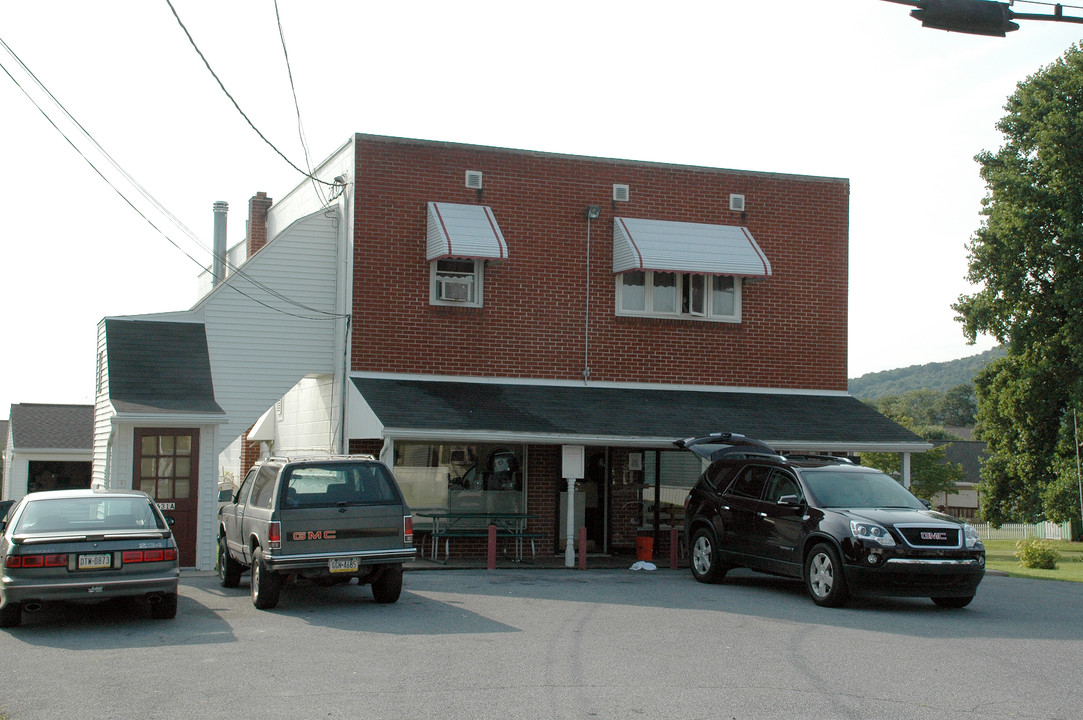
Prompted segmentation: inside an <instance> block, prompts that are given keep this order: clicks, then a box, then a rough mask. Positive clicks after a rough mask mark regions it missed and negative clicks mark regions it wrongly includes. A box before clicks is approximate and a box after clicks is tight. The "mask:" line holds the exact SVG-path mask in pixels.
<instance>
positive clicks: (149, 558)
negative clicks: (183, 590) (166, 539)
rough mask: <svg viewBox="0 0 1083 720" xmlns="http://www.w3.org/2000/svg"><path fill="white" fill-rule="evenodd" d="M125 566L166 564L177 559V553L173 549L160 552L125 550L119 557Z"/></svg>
mask: <svg viewBox="0 0 1083 720" xmlns="http://www.w3.org/2000/svg"><path fill="white" fill-rule="evenodd" d="M120 557H121V561H122V562H123V563H124V564H125V565H131V564H132V563H141V562H167V561H173V560H176V559H177V551H176V550H174V549H173V548H164V549H162V550H125V551H124V553H123V554H122V555H121V556H120Z"/></svg>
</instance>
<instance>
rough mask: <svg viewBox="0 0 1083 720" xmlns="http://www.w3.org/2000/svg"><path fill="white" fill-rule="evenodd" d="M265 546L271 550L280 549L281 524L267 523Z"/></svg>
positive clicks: (276, 522)
mask: <svg viewBox="0 0 1083 720" xmlns="http://www.w3.org/2000/svg"><path fill="white" fill-rule="evenodd" d="M267 545H268V546H269V547H270V549H272V550H279V549H281V548H282V523H280V522H278V521H277V520H272V521H271V522H269V523H267Z"/></svg>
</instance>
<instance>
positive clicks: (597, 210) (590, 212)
mask: <svg viewBox="0 0 1083 720" xmlns="http://www.w3.org/2000/svg"><path fill="white" fill-rule="evenodd" d="M601 216H602V208H601V206H599V205H587V220H597V219H598V218H600V217H601Z"/></svg>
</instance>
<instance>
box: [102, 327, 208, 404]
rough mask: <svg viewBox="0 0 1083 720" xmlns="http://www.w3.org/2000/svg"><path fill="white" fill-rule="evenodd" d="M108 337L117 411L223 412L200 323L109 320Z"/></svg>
mask: <svg viewBox="0 0 1083 720" xmlns="http://www.w3.org/2000/svg"><path fill="white" fill-rule="evenodd" d="M105 335H106V348H107V352H108V367H109V399H110V401H111V402H112V403H113V407H114V408H115V409H116V411H117V412H120V413H124V412H135V413H222V408H221V407H220V406H219V405H218V403H217V402H215V399H214V383H213V381H212V380H211V361H210V354H209V353H208V352H207V333H206V330H205V328H204V326H203V324H202V323H184V322H164V321H156V320H123V319H118V318H109V319H107V320H106V321H105Z"/></svg>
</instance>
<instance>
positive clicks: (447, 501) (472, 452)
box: [394, 442, 526, 526]
mask: <svg viewBox="0 0 1083 720" xmlns="http://www.w3.org/2000/svg"><path fill="white" fill-rule="evenodd" d="M524 459H525V453H524V448H523V447H522V446H521V445H493V444H476V445H461V444H450V443H449V444H435V443H418V442H397V443H395V466H394V471H395V478H396V479H397V480H398V481H399V486H400V487H401V488H402V494H403V495H404V496H405V498H406V502H407V503H408V504H409V505H410V509H411V510H414V511H415V512H416V511H418V510H463V511H478V512H524V511H525V508H526V494H525V492H524V475H525V473H524V472H523V468H524V466H525V462H524ZM424 522H426V520H425V518H417V519H416V520H415V526H417V525H420V524H423V523H424ZM478 522H479V523H480V524H484V520H479V521H478Z"/></svg>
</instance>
